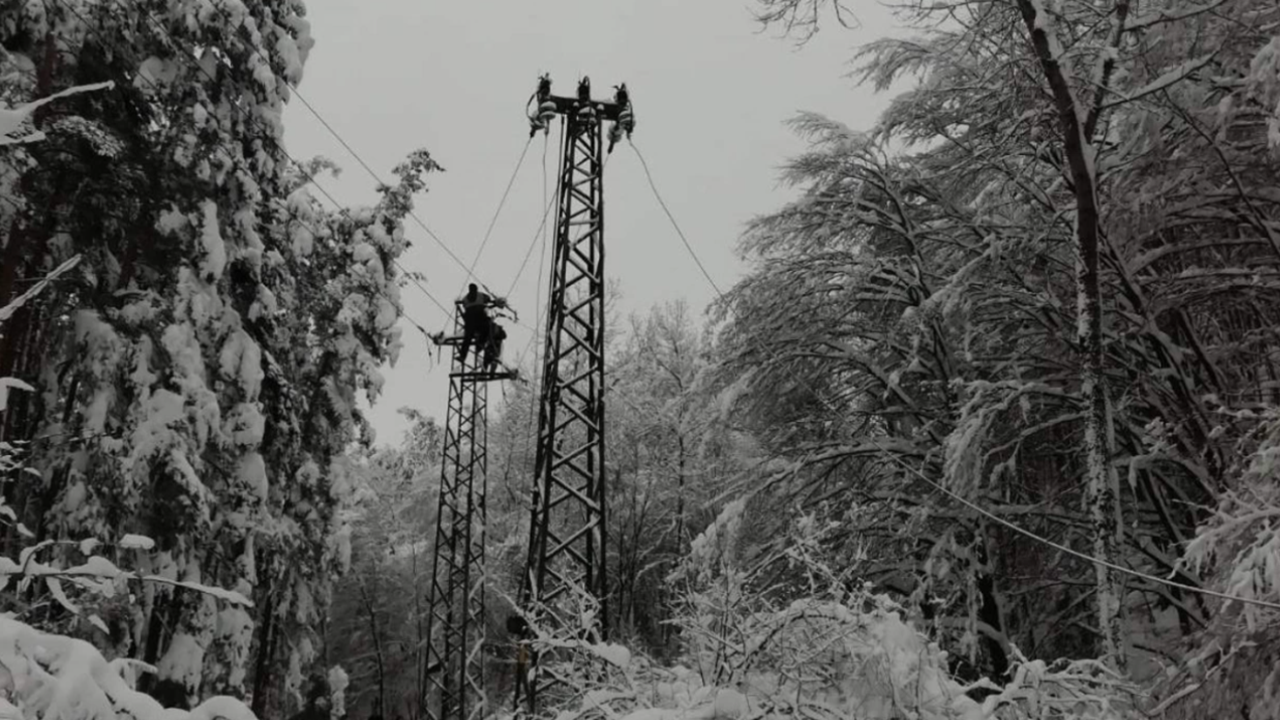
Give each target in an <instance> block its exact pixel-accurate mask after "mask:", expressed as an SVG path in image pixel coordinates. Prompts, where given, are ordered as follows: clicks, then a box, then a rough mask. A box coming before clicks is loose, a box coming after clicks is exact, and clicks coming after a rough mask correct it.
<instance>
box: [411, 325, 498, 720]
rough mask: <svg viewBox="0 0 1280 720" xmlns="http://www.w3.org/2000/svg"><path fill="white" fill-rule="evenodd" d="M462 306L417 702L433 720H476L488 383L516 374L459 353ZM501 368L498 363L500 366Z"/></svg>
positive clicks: (479, 354) (480, 687) (474, 351)
mask: <svg viewBox="0 0 1280 720" xmlns="http://www.w3.org/2000/svg"><path fill="white" fill-rule="evenodd" d="M462 317H463V313H462V310H461V308H459V310H458V312H457V314H456V316H455V332H454V334H453V335H452V336H450V337H443V336H437V337H435V338H433V339H434V340H435V342H436V343H437V344H438V345H447V346H452V347H453V359H452V366H451V371H450V373H449V410H448V418H447V424H446V426H445V436H444V460H443V464H442V467H441V476H440V498H439V502H438V504H437V508H438V510H437V514H436V538H435V558H434V561H433V562H432V568H431V586H430V588H429V595H428V598H429V602H430V611H429V612H428V615H427V627H426V631H427V635H426V637H427V639H428V646H427V652H426V654H425V660H424V662H423V665H422V674H423V678H422V684H421V686H420V687H421V688H422V693H423V696H422V697H420V698H419V706H420V707H421V708H422V710H423V713H424V716H425V717H427V718H430V719H431V720H477V719H478V718H481V717H484V714H485V694H484V652H483V649H484V631H485V626H484V569H485V565H484V527H485V492H486V490H487V482H486V477H485V472H486V469H487V467H488V450H487V440H488V423H487V414H486V412H487V406H488V394H489V393H488V383H490V382H493V381H495V380H507V379H512V378H514V374H513V373H511V372H508V371H506V370H505V369H503V370H502V371H501V372H491V371H489V370H487V369H486V368H485V367H484V350H483V348H481V347H473V348H471V351H470V352H469V353H468V356H467V358H466V359H465V361H464V359H463V358H462V357H461V353H460V349H461V348H460V347H459V346H460V345H461V343H462V338H463V320H462ZM499 367H501V366H499Z"/></svg>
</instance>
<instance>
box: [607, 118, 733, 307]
mask: <svg viewBox="0 0 1280 720" xmlns="http://www.w3.org/2000/svg"><path fill="white" fill-rule="evenodd" d="M627 144H628V145H630V146H631V149H632V150H635V151H636V157H637V158H640V166H641V167H642V168H644V176H645V178H647V179H648V180H649V188H650V189H651V190H653V196H654V197H655V198H657V199H658V204H659V205H661V206H662V211H663V212H665V213H666V214H667V219H668V220H670V221H671V227H673V228H675V230H676V234H677V235H679V236H680V242H682V243H684V249H685V250H688V251H689V255H690V256H691V257H692V258H693V261H694V262H695V263H697V264H698V269H699V270H701V271H702V276H703V277H705V278H706V279H707V282H709V283H711V287H712V288H713V289H714V290H715V291H716V294H717V295H719V296H720V299H721V300H723V299H724V293H722V292H720V287H719V286H718V285H716V281H715V280H712V279H711V274H710V273H708V272H707V268H706V267H705V266H703V264H702V261H701V260H699V259H698V253H696V252H694V251H693V246H692V245H690V244H689V239H688V238H686V237H685V236H684V231H683V230H681V229H680V224H679V223H677V222H676V219H675V216H673V215H672V214H671V210H670V209H669V208H667V203H666V201H664V200H663V199H662V194H661V193H659V192H658V186H657V185H656V184H655V183H654V182H653V174H652V173H650V172H649V163H647V162H645V160H644V155H642V154H641V153H640V148H638V147H636V144H635V143H634V142H632V140H631V138H630V137H628V138H627Z"/></svg>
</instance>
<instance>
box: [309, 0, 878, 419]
mask: <svg viewBox="0 0 1280 720" xmlns="http://www.w3.org/2000/svg"><path fill="white" fill-rule="evenodd" d="M307 5H308V12H309V14H310V19H311V22H312V33H313V36H314V37H315V40H316V45H315V47H314V48H313V50H312V53H311V56H310V58H309V60H308V62H307V66H306V75H305V77H304V79H303V82H302V84H301V86H300V88H299V89H300V90H301V93H302V96H303V97H304V98H306V100H307V101H308V102H310V104H311V105H312V107H314V108H315V110H316V111H317V112H318V113H319V114H320V115H321V116H322V117H323V118H324V119H325V120H326V121H327V122H328V123H329V124H330V125H331V126H332V127H333V128H334V130H336V131H337V132H338V134H340V135H341V136H342V138H343V139H344V140H346V142H347V143H348V144H349V145H351V147H352V148H353V149H354V150H355V152H356V153H359V155H360V157H362V158H363V159H364V160H365V161H366V162H367V163H369V165H370V166H371V167H372V168H373V169H374V170H375V171H376V172H377V173H378V174H379V176H380V177H382V178H383V179H386V180H390V179H391V177H392V175H391V172H390V170H391V168H392V167H393V166H394V165H395V164H397V163H398V162H400V160H401V159H402V158H403V157H404V156H405V155H406V154H407V153H409V152H410V151H412V150H414V149H416V148H419V147H423V148H426V149H427V150H429V151H430V152H431V154H432V156H433V157H434V158H435V159H436V161H437V162H439V163H440V164H441V165H443V166H444V168H445V170H446V172H444V173H440V174H435V175H432V176H431V177H430V178H429V187H430V190H429V192H428V193H426V194H424V195H420V196H419V197H418V199H417V208H416V213H417V215H418V217H419V218H421V219H422V220H423V221H424V222H425V223H426V225H427V226H428V227H430V228H431V229H432V230H433V231H434V232H435V233H436V235H437V236H438V237H439V238H440V239H441V240H442V241H443V242H444V243H445V244H446V245H448V246H449V248H450V249H451V250H452V251H453V253H454V254H455V255H457V256H458V257H460V258H461V259H462V260H463V261H464V262H465V263H466V264H468V265H470V264H471V262H472V260H473V258H474V257H475V254H476V251H477V249H478V248H479V245H480V241H481V239H482V238H483V237H484V233H485V229H486V227H487V226H488V224H489V220H490V218H491V217H492V216H493V213H494V210H495V209H496V208H497V205H498V201H499V199H500V198H501V196H502V191H503V188H504V187H506V183H507V181H508V179H509V178H510V176H511V172H512V170H513V169H514V168H515V164H516V160H517V159H518V158H519V156H520V151H521V149H522V148H523V147H524V144H525V142H526V140H527V138H528V125H527V121H526V120H525V116H524V105H525V102H526V101H527V100H528V98H529V96H530V94H531V93H532V92H533V90H534V86H535V84H536V80H537V76H538V74H539V73H540V72H544V71H545V72H550V73H551V76H552V79H553V82H554V85H553V91H554V92H555V93H556V94H558V95H570V94H572V93H573V91H574V89H575V87H576V85H577V79H578V77H579V76H580V75H583V74H585V75H589V76H590V77H591V80H592V88H593V95H594V96H596V97H598V98H604V97H609V96H611V95H612V86H613V85H615V84H617V83H619V82H626V83H627V86H628V88H629V89H630V90H631V95H632V102H633V104H634V106H635V111H636V121H637V125H636V132H635V136H634V140H635V143H636V145H637V146H638V147H639V148H640V151H641V152H642V153H644V155H645V158H646V159H647V160H648V162H649V165H650V168H651V170H652V171H653V174H654V176H655V181H656V183H657V186H658V189H659V191H660V192H661V193H662V194H663V197H664V199H665V200H666V201H667V204H668V206H669V207H670V208H671V212H672V213H673V214H674V215H675V217H676V220H677V222H679V223H680V225H681V227H682V229H683V230H684V232H685V235H686V236H687V237H688V239H689V241H690V244H692V245H693V247H694V249H695V251H696V252H697V253H698V256H699V257H700V258H701V259H702V261H703V263H704V264H705V265H706V266H707V268H708V270H709V272H710V273H711V275H712V277H713V278H714V279H715V281H716V283H717V284H718V285H719V286H720V287H721V289H726V290H727V289H728V288H729V287H730V286H732V285H733V284H734V282H736V281H737V279H738V278H739V277H740V275H741V272H742V270H743V268H742V266H741V263H740V262H739V261H738V260H737V256H736V254H735V251H734V248H735V246H736V242H737V238H738V236H739V234H740V232H741V230H742V228H743V224H744V223H745V222H746V221H748V220H749V219H751V218H752V217H754V216H756V215H759V214H762V213H766V212H769V211H771V210H774V209H776V208H778V207H779V206H780V205H781V204H782V203H783V202H784V201H785V200H786V199H788V198H789V197H790V192H789V191H787V190H786V189H784V188H781V187H779V186H778V183H777V177H778V168H779V166H780V165H781V164H782V163H783V162H785V161H786V159H787V158H789V157H790V156H792V155H794V154H796V153H797V152H799V151H801V150H802V149H803V144H802V142H801V141H800V140H799V139H798V138H796V137H795V136H794V135H793V134H792V133H791V131H790V130H789V129H788V128H787V127H786V125H785V121H786V120H788V119H789V118H791V117H793V116H794V115H795V114H796V112H797V111H800V110H808V111H815V112H820V113H824V114H826V115H829V116H831V117H833V118H835V119H837V120H840V121H843V122H845V123H847V124H848V125H850V126H852V127H854V128H866V127H869V126H870V125H871V124H872V123H873V122H874V120H875V118H876V116H877V115H878V114H879V112H880V111H881V110H882V109H883V108H884V107H885V105H886V103H887V101H888V98H887V97H886V96H883V95H874V94H873V93H872V92H871V90H870V89H860V88H856V87H854V85H853V82H852V81H851V80H849V79H847V78H845V77H844V75H845V73H846V72H847V70H848V64H847V63H848V59H849V58H850V57H851V56H852V53H853V49H854V48H855V47H856V46H858V45H860V44H862V43H866V42H869V41H871V40H874V39H876V38H878V37H881V36H883V35H886V34H889V33H891V32H893V30H892V28H893V24H892V18H891V17H890V15H889V13H888V12H887V11H886V10H885V9H884V8H882V7H880V6H878V5H876V4H873V3H858V4H856V12H857V15H858V19H859V20H860V21H861V23H862V27H861V28H860V29H856V30H844V29H843V28H841V27H840V26H839V25H838V24H836V23H835V21H834V18H831V17H830V16H828V22H827V23H826V25H825V27H824V29H823V30H822V31H821V32H819V33H818V35H817V36H816V37H815V38H814V39H813V40H812V41H811V42H810V43H809V44H807V45H805V46H804V47H802V48H797V47H796V46H795V43H793V42H792V41H791V40H789V39H783V38H780V37H779V36H778V33H777V32H775V31H772V30H771V31H769V32H761V28H760V27H759V25H758V24H757V23H756V22H755V21H754V19H753V16H752V5H751V4H750V3H749V2H747V0H631V1H629V2H620V1H617V0H536V1H532V2H531V1H530V0H486V1H484V2H474V1H472V2H465V1H458V0H454V1H452V2H435V1H432V0H309V2H308V3H307ZM285 121H286V128H287V131H286V132H287V147H288V149H289V151H290V153H291V154H293V156H294V157H296V158H298V159H303V158H307V157H312V156H315V155H325V156H327V157H329V158H332V159H333V160H335V161H337V162H338V164H339V165H341V166H342V167H343V168H344V172H343V173H342V175H341V176H340V177H339V178H338V179H336V180H335V179H333V178H332V177H327V178H322V179H321V181H320V185H321V186H323V187H324V188H325V189H326V190H328V191H329V193H330V194H332V195H333V196H334V197H335V198H336V199H337V200H338V201H339V202H341V203H343V204H344V205H357V204H368V203H372V202H374V201H375V199H376V196H375V193H374V181H373V179H372V178H371V177H369V175H368V174H367V172H366V171H365V170H364V169H363V168H362V167H361V166H360V165H359V163H358V162H357V161H356V160H355V158H354V157H352V156H351V154H349V153H348V152H347V151H346V150H345V149H344V148H343V147H342V146H341V145H340V144H339V142H338V140H336V139H335V138H334V137H333V136H332V135H331V134H329V132H328V131H327V130H325V129H324V127H323V126H322V125H321V123H320V122H319V121H318V120H317V119H316V118H315V117H314V116H313V115H312V114H311V113H310V112H309V111H308V110H306V109H305V108H304V107H303V106H302V105H301V103H298V102H296V101H295V102H294V103H291V105H290V106H289V109H288V111H287V112H286V117H285ZM556 132H557V130H553V132H552V135H551V137H550V142H549V143H548V144H547V154H546V170H547V173H548V175H547V178H548V179H547V192H553V191H554V183H555V172H556V165H557V160H558V157H557V155H558V149H557V146H556V137H557V135H556ZM543 142H544V141H543V136H542V135H539V136H538V137H537V138H535V139H534V144H533V145H531V146H530V148H529V154H528V156H527V157H526V158H525V162H524V165H523V167H522V168H521V171H520V174H519V176H518V177H517V179H516V182H515V185H514V187H513V188H512V191H511V195H510V197H509V198H508V200H507V203H506V206H505V207H504V209H503V211H502V214H501V216H500V217H499V219H498V223H497V226H496V227H495V229H494V232H493V236H492V238H491V239H490V240H489V244H488V246H487V247H486V248H485V251H484V254H483V255H482V256H481V258H480V261H479V263H478V264H477V266H476V271H475V273H476V275H477V276H478V277H479V278H480V279H481V280H482V281H483V282H484V283H485V284H487V285H488V286H489V287H490V288H492V289H493V290H494V291H495V292H496V293H498V294H499V295H501V294H505V293H506V292H507V289H508V288H509V287H511V285H512V282H513V280H514V279H515V277H516V273H517V270H518V269H519V267H520V263H521V260H522V259H523V258H524V256H525V253H526V251H527V249H528V248H529V245H530V243H531V242H532V240H533V238H534V234H535V232H536V230H537V228H538V224H539V221H540V219H541V217H542V212H543V208H544V207H545V205H544V204H543V199H542V197H543V195H542V193H543V189H542V175H541V174H542V171H543V162H542V151H543ZM553 221H554V214H553V216H552V218H551V219H549V220H548V223H549V224H550V223H552V222H553ZM407 233H408V236H409V237H410V239H411V240H412V241H413V247H412V248H411V249H410V250H409V252H408V253H407V254H406V255H405V256H404V257H402V258H401V264H402V265H403V266H404V267H405V268H406V269H409V270H413V271H419V272H422V273H424V274H425V275H426V276H427V283H426V286H427V289H428V290H430V292H431V294H432V295H434V296H435V297H436V298H437V299H438V300H439V301H440V302H441V303H443V304H445V305H446V306H451V302H452V299H453V298H455V297H457V296H459V295H461V294H462V293H463V292H464V291H465V288H466V273H465V271H464V270H463V269H462V268H460V267H459V266H458V264H457V263H455V262H454V261H453V260H452V259H451V258H449V256H448V255H447V254H446V253H445V252H444V251H443V250H441V249H440V247H439V245H437V244H436V243H435V242H434V241H433V240H431V239H430V238H429V237H428V236H427V235H426V233H424V232H423V231H422V230H421V228H419V227H418V226H417V224H416V223H414V222H413V221H412V220H410V221H409V222H408V223H407ZM605 247H606V255H605V262H606V275H607V277H608V279H609V280H610V281H613V287H614V288H615V289H620V290H621V292H622V299H621V303H622V307H621V310H622V312H623V313H624V314H625V313H630V312H633V311H637V312H644V311H646V310H647V309H648V308H649V307H651V306H653V305H655V304H657V303H661V302H664V301H667V300H674V299H677V298H684V299H685V300H687V301H688V302H689V303H690V305H691V307H692V308H693V309H695V310H701V309H702V308H704V307H705V306H706V305H707V304H708V303H709V302H710V301H711V300H712V299H713V297H714V291H713V290H712V288H711V287H710V285H709V284H708V283H707V281H706V280H705V279H704V278H703V277H702V275H701V273H700V272H699V271H698V269H697V266H696V265H695V264H694V263H693V261H692V259H691V258H690V257H689V255H688V252H687V251H686V250H685V249H684V247H683V245H682V244H681V242H680V239H679V237H678V236H677V235H676V233H675V231H674V230H673V229H672V228H671V226H670V223H669V221H668V220H667V218H666V216H665V215H664V214H663V212H662V209H661V207H660V206H659V205H658V203H657V201H656V200H655V199H654V197H653V194H652V191H651V190H650V189H649V187H648V184H647V183H646V181H645V178H644V174H643V170H642V169H641V167H640V163H639V161H638V159H637V158H636V156H635V154H634V153H633V151H632V150H631V148H630V147H629V146H627V145H626V144H625V143H623V144H621V145H619V146H618V148H617V149H616V150H615V151H614V157H613V158H611V159H610V161H609V164H608V166H607V171H606V173H605ZM547 255H548V258H547V259H546V261H545V262H544V263H543V264H544V266H545V265H547V264H549V262H550V261H549V255H550V247H549V246H548V248H547ZM539 260H540V256H539V252H538V251H537V250H535V251H534V254H533V256H532V257H531V258H530V261H529V265H528V266H527V267H526V268H525V270H524V272H523V274H522V275H521V276H520V278H519V282H518V283H517V284H516V285H515V290H514V292H512V293H511V295H510V300H511V303H512V304H513V306H514V307H515V308H516V309H517V310H518V311H519V312H520V319H521V320H522V321H523V324H524V325H525V326H528V327H532V326H533V325H534V324H535V318H536V316H535V302H536V301H538V299H539V298H540V297H543V296H545V293H546V287H545V284H546V270H545V267H544V274H543V279H542V282H541V283H540V284H537V285H536V286H535V282H536V280H537V277H536V276H537V274H538V265H539ZM402 293H403V297H404V306H405V311H406V313H407V314H408V316H409V317H411V318H413V319H414V320H416V321H417V322H419V323H421V324H423V325H424V326H426V327H427V328H428V330H431V331H432V332H434V331H437V330H440V329H443V328H444V327H445V323H446V320H447V318H446V317H445V316H444V314H443V313H442V312H441V311H440V310H439V309H438V308H437V307H436V306H435V304H434V303H432V302H431V300H430V299H428V298H427V297H426V296H425V294H424V293H423V292H422V291H421V290H419V289H418V288H417V287H415V286H413V285H409V286H406V287H405V288H404V289H403V291H402ZM542 305H545V300H543V301H542V302H541V304H539V306H538V307H539V308H541V307H542ZM401 326H402V327H403V328H404V340H405V348H404V351H403V352H402V353H401V356H400V361H399V363H398V364H397V365H396V367H394V368H389V369H386V370H385V371H384V374H385V376H386V386H385V389H384V395H383V397H382V398H380V399H379V400H378V402H377V403H376V404H375V405H374V407H373V409H372V411H371V415H370V417H371V419H372V422H373V424H374V427H375V429H376V430H377V432H378V442H380V443H394V442H398V441H399V439H400V437H401V434H402V432H403V431H404V429H405V427H406V424H405V423H404V422H403V419H402V417H401V416H400V415H399V414H398V413H397V412H396V410H397V408H399V407H402V406H410V407H413V408H416V409H418V410H420V411H422V412H424V413H426V414H428V415H433V416H435V417H436V418H438V419H439V420H441V421H443V420H444V417H445V409H446V403H447V397H448V373H447V367H446V365H445V364H444V363H438V362H436V361H435V360H434V359H432V360H428V356H427V351H428V343H427V342H426V341H425V339H424V338H423V337H422V334H421V333H419V332H418V330H416V329H415V328H413V326H412V325H410V324H409V323H407V322H404V321H402V322H401ZM508 332H509V335H510V336H509V338H508V340H507V347H506V353H505V359H506V360H507V361H508V362H513V361H514V359H515V358H516V356H518V355H519V354H520V353H521V351H522V350H524V348H525V347H526V346H527V345H528V342H529V340H530V336H531V332H530V331H529V330H528V329H526V327H521V326H516V327H513V328H509V330H508ZM443 359H444V360H446V361H447V359H448V358H447V356H445V357H444V358H443ZM499 395H500V391H498V388H497V387H494V388H491V393H490V398H491V399H493V400H496V399H497V398H498V397H499Z"/></svg>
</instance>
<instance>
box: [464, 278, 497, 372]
mask: <svg viewBox="0 0 1280 720" xmlns="http://www.w3.org/2000/svg"><path fill="white" fill-rule="evenodd" d="M459 302H460V303H461V304H462V348H461V350H459V355H458V359H459V362H462V363H464V364H465V363H466V362H467V350H468V349H470V347H471V346H472V345H473V344H474V345H475V346H476V352H477V353H480V352H481V351H482V349H483V348H485V347H486V346H487V345H488V344H489V335H490V330H491V328H492V326H493V321H492V320H491V319H490V318H489V310H488V308H489V306H490V305H493V304H494V302H493V298H491V297H489V295H488V294H487V293H482V292H480V289H479V288H477V287H476V284H475V283H471V284H470V285H468V286H467V294H466V295H465V296H464V297H463V298H462V300H460V301H459Z"/></svg>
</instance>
